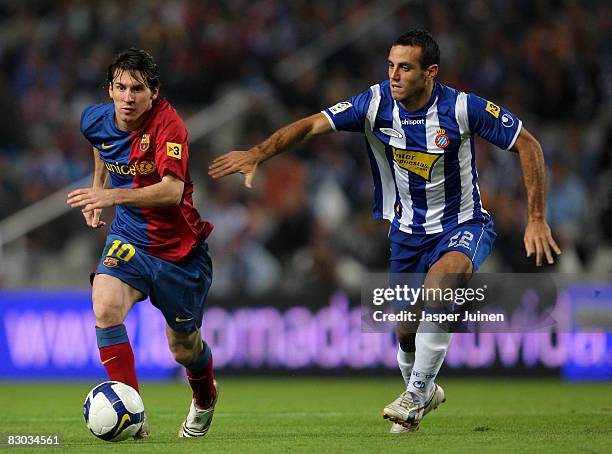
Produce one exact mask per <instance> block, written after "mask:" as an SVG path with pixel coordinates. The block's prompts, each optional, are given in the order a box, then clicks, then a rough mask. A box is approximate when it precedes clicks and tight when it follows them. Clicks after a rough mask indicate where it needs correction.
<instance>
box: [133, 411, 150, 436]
mask: <svg viewBox="0 0 612 454" xmlns="http://www.w3.org/2000/svg"><path fill="white" fill-rule="evenodd" d="M143 419H144V421H143V423H142V426H140V429H138V432H136V433H135V434H134V440H144V439H145V438H149V437H150V436H151V430H150V428H149V418H147V414H146V413H145V414H144V418H143Z"/></svg>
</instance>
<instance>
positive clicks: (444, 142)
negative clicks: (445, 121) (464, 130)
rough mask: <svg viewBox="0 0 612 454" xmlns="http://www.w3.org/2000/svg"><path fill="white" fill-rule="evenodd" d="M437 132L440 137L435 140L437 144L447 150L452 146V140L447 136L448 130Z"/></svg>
mask: <svg viewBox="0 0 612 454" xmlns="http://www.w3.org/2000/svg"><path fill="white" fill-rule="evenodd" d="M436 132H437V133H438V135H437V136H436V138H435V139H434V142H435V143H436V145H437V146H438V147H440V148H442V149H445V148H446V147H448V146H449V145H450V139H449V138H448V136H447V135H446V130H444V129H438V131H436Z"/></svg>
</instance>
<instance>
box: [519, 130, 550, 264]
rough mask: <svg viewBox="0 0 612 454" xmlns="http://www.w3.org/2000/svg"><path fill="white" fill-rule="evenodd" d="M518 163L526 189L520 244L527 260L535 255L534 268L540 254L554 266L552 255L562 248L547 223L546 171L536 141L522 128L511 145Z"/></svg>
mask: <svg viewBox="0 0 612 454" xmlns="http://www.w3.org/2000/svg"><path fill="white" fill-rule="evenodd" d="M513 151H516V152H518V154H519V158H520V160H521V170H522V172H523V181H524V182H525V189H526V190H527V208H528V214H527V227H526V228H525V235H524V237H523V242H524V244H525V251H526V253H527V257H531V256H532V255H533V254H535V258H536V266H542V255H545V256H546V261H547V262H548V264H549V265H551V264H553V263H554V261H555V260H554V257H553V252H554V253H555V254H557V255H560V254H561V249H559V246H557V243H556V242H555V240H554V239H553V237H552V233H551V231H550V227H549V226H548V223H547V222H546V217H545V208H546V168H545V166H544V154H543V153H542V147H541V146H540V143H539V142H538V141H537V140H536V138H535V137H534V136H533V135H532V134H531V133H530V132H529V131H527V129H525V128H524V127H523V128H522V129H521V132H520V133H519V136H518V137H517V139H516V143H515V144H514V148H513Z"/></svg>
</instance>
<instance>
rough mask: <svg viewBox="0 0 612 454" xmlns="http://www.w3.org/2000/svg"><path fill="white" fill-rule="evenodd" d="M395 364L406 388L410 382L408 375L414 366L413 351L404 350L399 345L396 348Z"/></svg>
mask: <svg viewBox="0 0 612 454" xmlns="http://www.w3.org/2000/svg"><path fill="white" fill-rule="evenodd" d="M397 365H398V366H399V369H400V372H401V373H402V377H403V378H404V383H406V388H408V384H409V383H410V375H411V374H412V367H413V366H414V352H405V351H404V350H402V348H401V347H398V349H397Z"/></svg>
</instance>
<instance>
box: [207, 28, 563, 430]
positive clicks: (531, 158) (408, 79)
mask: <svg viewBox="0 0 612 454" xmlns="http://www.w3.org/2000/svg"><path fill="white" fill-rule="evenodd" d="M439 61H440V51H439V48H438V45H437V43H436V42H435V41H434V39H433V38H432V37H431V35H430V34H429V33H428V32H426V31H423V30H412V31H409V32H407V33H405V34H403V35H402V36H400V37H399V38H398V39H397V40H396V41H395V42H394V43H393V45H392V47H391V49H390V51H389V57H388V66H389V68H388V69H389V80H385V81H384V82H381V83H379V84H376V85H373V86H371V87H370V88H369V89H367V90H366V91H364V92H362V93H359V94H357V95H356V96H353V97H352V98H350V99H349V100H347V101H344V102H340V103H338V104H336V105H334V106H332V107H330V108H328V109H325V110H323V111H322V112H321V113H318V114H315V115H312V116H310V117H307V118H303V119H301V120H298V121H296V122H294V123H292V124H290V125H288V126H285V127H284V128H281V129H279V130H278V131H276V132H275V133H274V134H272V135H271V136H270V137H269V138H268V139H266V140H265V141H264V142H262V143H261V144H259V145H256V146H255V147H253V148H251V149H250V150H248V151H232V152H230V153H226V154H224V155H222V156H220V157H218V158H216V159H215V160H214V161H213V163H212V164H211V166H210V168H209V174H210V175H211V176H212V177H213V178H219V177H222V176H225V175H228V174H231V173H236V172H239V173H242V174H244V175H245V185H246V186H247V187H251V184H252V181H253V177H254V175H255V171H256V169H257V166H258V165H259V163H261V162H263V161H265V160H266V159H268V158H270V157H272V156H274V155H275V154H277V153H280V152H282V151H285V150H287V149H289V148H291V147H292V146H294V145H297V144H300V143H303V142H305V141H307V140H309V139H311V138H313V137H315V136H318V135H322V134H326V133H330V132H333V131H352V132H360V133H362V134H364V135H365V139H366V148H367V150H368V155H369V157H370V163H371V165H372V175H373V178H374V198H375V205H374V210H373V214H374V218H376V219H387V220H388V221H389V222H390V223H391V228H390V231H389V240H390V243H391V257H390V265H391V266H390V268H391V273H392V275H397V273H426V275H425V280H424V286H425V288H426V289H429V288H458V287H460V286H462V285H464V284H465V282H467V280H468V279H469V277H470V276H471V274H472V273H474V272H475V271H476V270H477V269H478V267H479V266H480V265H481V264H482V263H483V262H484V260H485V259H486V257H487V256H488V255H489V254H490V252H491V247H492V244H493V241H494V239H495V236H496V235H495V232H494V231H493V222H492V220H491V217H490V216H489V213H487V211H486V210H485V209H484V208H483V206H482V203H481V198H480V190H479V188H478V174H477V172H476V163H475V141H474V134H477V135H479V136H480V137H482V138H483V139H485V140H487V141H489V142H491V143H492V144H494V145H496V146H498V147H499V148H502V149H504V150H510V151H514V152H517V153H518V155H519V158H520V163H521V169H522V173H523V179H524V183H525V187H526V191H527V201H528V222H527V226H526V229H525V234H524V244H525V249H526V253H527V256H531V255H533V254H535V259H536V264H537V265H538V266H540V265H541V264H542V258H543V257H546V260H547V262H548V263H549V264H552V263H553V261H554V259H553V254H560V253H561V251H560V249H559V247H558V246H557V244H556V243H555V241H554V239H553V238H552V235H551V231H550V228H549V226H548V224H547V223H546V220H545V216H544V211H545V199H546V195H545V189H546V175H545V167H544V158H543V154H542V149H541V147H540V144H539V143H538V141H537V140H536V139H535V138H534V137H533V136H532V135H531V134H530V133H529V132H528V131H527V130H526V129H525V128H524V127H523V126H522V122H521V120H519V119H518V118H517V117H516V116H514V115H513V114H512V113H510V112H509V111H508V110H506V109H504V108H503V107H500V106H498V105H496V104H494V103H492V102H490V101H487V100H485V99H483V98H480V97H478V96H476V95H474V94H471V93H470V94H467V93H463V92H461V91H459V90H456V89H454V88H451V87H448V86H445V85H442V84H439V83H437V82H435V78H436V76H437V74H438V67H439ZM424 310H425V312H426V313H434V314H435V313H441V312H443V311H446V310H447V309H446V308H445V307H444V306H443V305H442V303H436V302H435V301H426V302H425V307H424ZM415 331H416V333H415ZM449 331H450V330H449V329H448V326H445V325H443V324H439V325H436V324H433V325H432V324H429V325H428V326H427V327H425V323H421V324H420V325H419V327H418V329H416V330H415V329H412V330H410V329H407V328H405V327H403V326H402V325H399V326H398V340H399V344H400V345H399V351H398V355H397V359H398V364H399V367H400V370H401V372H402V376H403V377H404V381H405V382H406V391H405V392H403V393H402V394H401V395H400V396H399V397H398V398H397V399H396V400H395V401H393V402H392V403H390V404H389V405H387V406H386V407H385V408H384V410H383V416H384V417H385V418H388V419H390V420H391V421H393V422H394V424H393V426H392V428H391V432H395V433H398V432H411V431H414V430H416V429H417V428H418V426H419V423H420V421H421V419H422V418H423V417H424V416H425V415H426V414H427V413H428V412H429V411H431V410H432V409H434V408H436V407H437V406H438V405H439V404H440V403H442V402H444V400H445V396H444V390H443V389H442V388H441V387H440V386H439V385H437V384H436V383H434V380H435V378H436V375H437V374H438V371H439V370H440V367H441V366H442V363H443V361H444V357H445V355H446V351H447V349H448V345H449V343H450V340H451V336H452V334H451V333H450V332H449Z"/></svg>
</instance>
